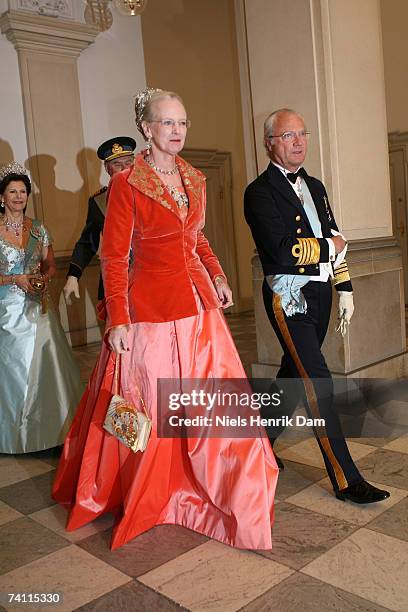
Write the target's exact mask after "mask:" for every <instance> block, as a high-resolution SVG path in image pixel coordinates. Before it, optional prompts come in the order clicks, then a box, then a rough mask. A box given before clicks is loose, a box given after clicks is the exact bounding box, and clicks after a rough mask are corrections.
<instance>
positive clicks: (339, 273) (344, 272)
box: [334, 260, 350, 285]
mask: <svg viewBox="0 0 408 612" xmlns="http://www.w3.org/2000/svg"><path fill="white" fill-rule="evenodd" d="M349 280H350V274H349V271H348V267H347V262H346V260H344V261H342V263H341V264H340V265H339V267H338V268H336V270H335V271H334V284H335V285H338V284H339V283H345V282H346V281H349Z"/></svg>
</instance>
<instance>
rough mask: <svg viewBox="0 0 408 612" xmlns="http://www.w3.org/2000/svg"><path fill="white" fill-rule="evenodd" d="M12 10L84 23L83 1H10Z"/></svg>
mask: <svg viewBox="0 0 408 612" xmlns="http://www.w3.org/2000/svg"><path fill="white" fill-rule="evenodd" d="M8 4H9V9H10V10H17V11H18V10H22V11H28V12H30V13H35V14H37V15H41V16H43V17H57V18H59V19H72V20H74V21H83V15H84V3H83V2H82V1H81V0H9V2H8Z"/></svg>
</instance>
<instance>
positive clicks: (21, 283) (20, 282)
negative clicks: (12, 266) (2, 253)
mask: <svg viewBox="0 0 408 612" xmlns="http://www.w3.org/2000/svg"><path fill="white" fill-rule="evenodd" d="M13 279H14V284H15V285H17V287H20V289H22V290H23V291H24V292H25V293H30V294H32V295H35V294H38V293H41V292H39V291H38V289H35V287H33V286H32V285H31V283H30V280H31V279H36V280H41V279H42V277H41V275H40V274H14V275H13Z"/></svg>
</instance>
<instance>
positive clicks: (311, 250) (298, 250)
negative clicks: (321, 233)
mask: <svg viewBox="0 0 408 612" xmlns="http://www.w3.org/2000/svg"><path fill="white" fill-rule="evenodd" d="M297 241H298V244H294V245H293V247H292V255H293V257H297V262H296V264H295V265H297V266H309V265H310V264H317V263H319V260H320V244H319V241H318V240H317V238H298V239H297Z"/></svg>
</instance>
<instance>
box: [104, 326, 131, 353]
mask: <svg viewBox="0 0 408 612" xmlns="http://www.w3.org/2000/svg"><path fill="white" fill-rule="evenodd" d="M128 333H129V326H128V325H117V326H116V327H112V328H111V329H110V330H109V332H108V338H107V343H108V346H109V348H110V349H111V351H114V352H115V353H116V354H117V355H120V354H121V353H126V351H128V350H129V342H128Z"/></svg>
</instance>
